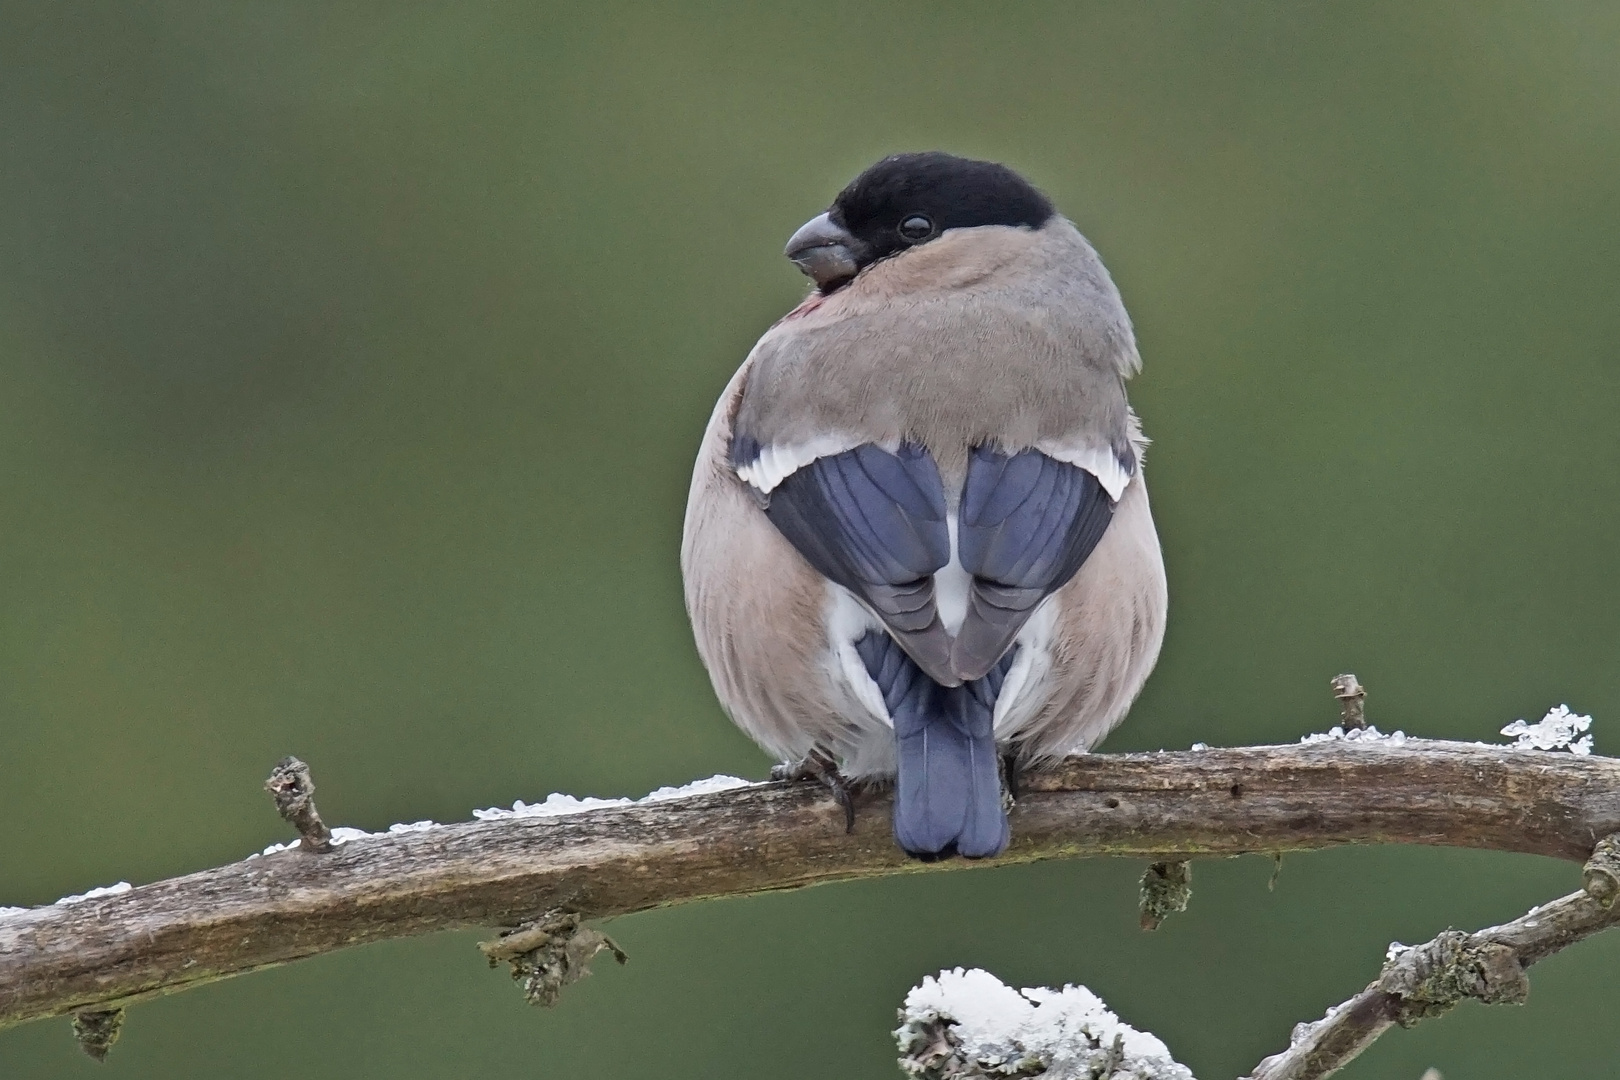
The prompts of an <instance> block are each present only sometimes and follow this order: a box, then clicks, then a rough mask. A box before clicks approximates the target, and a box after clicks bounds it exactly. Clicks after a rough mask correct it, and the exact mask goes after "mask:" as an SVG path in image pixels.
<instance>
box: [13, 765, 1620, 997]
mask: <svg viewBox="0 0 1620 1080" xmlns="http://www.w3.org/2000/svg"><path fill="white" fill-rule="evenodd" d="M1616 831H1620V761H1616V760H1612V759H1606V758H1598V757H1582V756H1576V755H1572V754H1563V753H1543V752H1537V751H1527V750H1517V749H1512V748H1508V747H1492V746H1482V745H1478V744H1463V743H1445V742H1427V741H1419V740H1410V741H1408V742H1407V743H1406V744H1405V745H1403V746H1394V745H1389V744H1387V743H1379V742H1344V741H1336V742H1325V743H1317V744H1313V745H1301V746H1277V747H1255V748H1247V749H1231V750H1200V751H1188V752H1179V753H1157V754H1122V755H1096V754H1093V755H1084V756H1080V757H1075V758H1070V759H1068V760H1066V761H1064V762H1062V763H1061V764H1060V765H1059V766H1058V767H1057V768H1055V769H1052V770H1050V771H1047V772H1042V773H1037V774H1033V775H1031V776H1029V777H1027V782H1026V784H1025V789H1024V793H1023V795H1022V797H1021V799H1020V801H1019V803H1018V806H1017V807H1016V808H1015V810H1014V812H1013V837H1014V839H1013V845H1012V847H1011V848H1010V849H1009V850H1008V851H1007V853H1006V854H1005V855H1002V856H1000V857H998V858H996V859H992V860H985V861H984V862H982V863H977V864H975V863H966V862H963V861H962V860H952V861H949V862H943V863H936V864H933V866H925V865H924V864H921V863H918V862H914V861H910V860H907V859H906V858H905V857H904V856H903V855H902V854H901V853H900V852H899V851H898V850H897V849H896V848H895V846H894V844H893V841H892V840H891V838H890V835H889V825H888V799H887V797H886V796H882V795H868V796H865V797H863V798H862V800H861V812H860V816H859V820H858V822H857V825H856V828H855V832H854V834H853V835H845V833H844V821H843V812H842V811H841V810H840V809H839V808H838V806H837V805H836V804H834V803H833V801H832V800H831V799H830V798H829V797H828V796H827V795H826V794H825V792H824V791H822V790H820V789H816V788H812V787H810V786H808V785H793V784H783V783H767V784H758V785H753V786H750V787H746V788H741V789H737V790H734V791H728V792H723V793H718V794H710V795H699V796H694V797H691V798H685V799H677V800H669V801H665V802H659V803H652V804H641V805H632V806H624V807H614V808H609V809H600V810H592V811H587V812H583V813H577V814H571V815H568V816H563V817H552V818H518V819H513V820H505V821H493V822H469V823H464V824H457V825H445V826H440V827H436V828H431V829H427V830H424V831H420V832H409V833H401V834H397V835H386V836H380V837H374V838H368V839H365V840H357V841H351V842H349V843H346V844H343V845H341V846H339V847H337V848H335V849H334V850H333V851H332V852H330V853H329V854H322V855H315V854H310V853H307V852H304V851H300V850H297V849H293V850H287V851H281V852H278V853H276V854H273V855H267V856H264V857H262V858H253V859H248V860H244V861H242V862H238V863H233V864H231V865H229V866H224V867H220V868H218V869H213V870H205V871H202V872H200V873H196V874H190V875H187V876H185V877H180V878H174V879H170V880H168V881H160V882H156V883H154V884H151V885H144V886H141V887H140V888H136V889H132V890H129V891H126V892H122V893H119V894H117V895H109V896H101V897H97V898H95V899H86V900H81V901H79V902H77V903H73V904H54V905H50V906H46V907H41V908H34V909H30V910H27V911H24V912H21V913H17V914H11V915H0V1026H5V1025H9V1024H15V1023H19V1022H22V1021H26V1020H33V1019H38V1018H42V1017H47V1016H58V1015H62V1014H65V1013H70V1012H77V1011H80V1010H85V1009H92V1010H98V1011H107V1010H111V1009H113V1008H117V1007H119V1006H123V1005H127V1004H129V1003H131V1002H134V1001H139V1000H141V999H143V998H148V997H152V996H156V995H159V994H165V993H172V992H175V991H178V990H184V989H189V988H190V987H193V986H198V985H201V984H203V983H207V982H212V981H214V980H217V979H221V978H226V977H229V976H231V975H238V974H241V973H243V972H247V971H252V970H255V969H257V968H262V967H268V966H272V965H276V964H283V963H287V962H289V961H293V960H299V959H302V958H304V957H309V956H316V955H319V954H321V953H326V952H330V951H333V950H335V949H339V948H344V947H347V946H350V945H360V944H364V943H367V942H372V941H381V940H385V939H388V938H400V937H409V936H413V935H417V934H426V933H431V932H433V931H437V930H445V929H450V928H455V927H463V926H515V925H519V924H521V923H523V922H525V921H527V920H531V919H534V918H535V917H537V916H540V915H542V914H544V913H547V912H567V913H574V914H577V915H579V916H580V917H582V918H602V917H605V916H611V915H621V914H625V913H628V912H633V911H642V910H646V909H648V908H652V907H659V906H663V905H667V904H674V903H682V902H686V901H691V900H699V899H706V898H709V897H719V896H729V895H737V894H743V893H757V892H764V891H770V890H777V889H793V888H799V887H802V886H805V885H814V884H818V883H822V882H830V881H841V880H849V879H854V878H865V877H876V876H881V875H886V874H895V873H907V872H920V871H926V870H930V869H948V868H952V867H966V866H973V865H1001V864H1006V863H1018V862H1028V861H1032V860H1037V859H1048V858H1065V857H1075V856H1084V855H1138V856H1155V857H1175V856H1183V857H1185V856H1198V855H1231V854H1240V853H1244V852H1278V851H1293V850H1306V849H1312V848H1322V847H1329V846H1332V845H1336V844H1351V843H1380V844H1390V843H1402V844H1431V845H1444V846H1454V847H1473V848H1487V849H1494V850H1500V851H1518V852H1529V853H1533V854H1540V855H1550V856H1553V857H1557V858H1563V859H1569V860H1574V861H1582V860H1585V859H1586V857H1587V856H1588V855H1589V854H1590V853H1591V851H1592V849H1593V847H1594V845H1595V844H1596V842H1597V840H1598V839H1599V838H1600V837H1603V836H1606V835H1608V834H1610V833H1614V832H1616ZM1510 925H1511V924H1510Z"/></svg>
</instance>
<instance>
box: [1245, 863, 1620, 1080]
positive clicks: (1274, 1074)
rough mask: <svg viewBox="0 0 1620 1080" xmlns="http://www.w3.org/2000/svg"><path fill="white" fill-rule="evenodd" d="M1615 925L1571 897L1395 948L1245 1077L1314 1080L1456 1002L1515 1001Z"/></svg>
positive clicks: (1584, 898) (1594, 902)
mask: <svg viewBox="0 0 1620 1080" xmlns="http://www.w3.org/2000/svg"><path fill="white" fill-rule="evenodd" d="M1616 923H1620V906H1612V905H1611V906H1606V905H1605V904H1604V903H1603V902H1602V901H1601V900H1599V899H1596V898H1595V897H1593V896H1591V895H1590V894H1588V893H1586V892H1584V891H1583V892H1577V893H1571V894H1570V895H1568V896H1565V897H1562V898H1560V899H1558V900H1554V901H1553V902H1552V903H1550V904H1543V905H1542V906H1540V907H1538V908H1535V909H1533V910H1531V911H1530V912H1529V913H1528V914H1526V915H1521V916H1520V917H1519V918H1517V919H1514V920H1513V921H1512V922H1509V923H1503V924H1502V925H1501V926H1492V927H1489V928H1488V929H1485V930H1480V931H1479V932H1477V933H1473V934H1466V933H1462V932H1461V931H1457V930H1448V931H1446V932H1445V933H1443V934H1441V935H1440V936H1438V937H1436V938H1435V939H1434V940H1433V941H1430V942H1427V943H1425V944H1423V945H1417V946H1414V947H1412V948H1410V949H1403V950H1400V951H1399V952H1398V953H1397V954H1396V955H1394V956H1391V957H1390V959H1389V960H1388V961H1387V962H1386V963H1385V964H1384V970H1383V971H1382V972H1381V973H1380V974H1379V976H1378V978H1377V980H1376V981H1374V982H1373V983H1372V984H1371V985H1370V986H1368V987H1367V989H1365V990H1363V991H1362V992H1361V993H1359V994H1357V995H1356V996H1355V997H1353V998H1351V999H1350V1000H1349V1001H1346V1002H1343V1003H1342V1004H1339V1005H1335V1006H1334V1007H1333V1008H1331V1009H1329V1010H1328V1012H1327V1015H1326V1016H1324V1017H1323V1018H1322V1019H1320V1020H1318V1021H1316V1022H1315V1023H1311V1024H1300V1025H1298V1026H1297V1027H1296V1028H1295V1029H1294V1037H1293V1039H1292V1040H1291V1041H1290V1044H1289V1047H1288V1049H1287V1050H1284V1051H1283V1052H1282V1053H1280V1054H1274V1055H1273V1056H1271V1057H1268V1058H1266V1059H1265V1060H1264V1061H1262V1062H1261V1063H1260V1064H1259V1066H1258V1067H1256V1068H1255V1070H1254V1072H1253V1073H1251V1074H1250V1075H1249V1076H1248V1077H1246V1078H1245V1080H1321V1078H1322V1077H1326V1076H1331V1075H1332V1074H1334V1073H1336V1072H1338V1071H1339V1070H1340V1069H1342V1068H1344V1066H1346V1065H1348V1064H1349V1063H1350V1061H1351V1060H1352V1059H1354V1058H1355V1057H1356V1056H1357V1055H1359V1054H1360V1053H1361V1052H1362V1051H1363V1050H1365V1049H1366V1048H1367V1047H1369V1046H1371V1045H1372V1043H1373V1041H1374V1040H1375V1039H1377V1038H1378V1037H1379V1036H1380V1035H1382V1034H1384V1032H1386V1031H1388V1030H1389V1029H1390V1028H1392V1027H1394V1026H1395V1025H1397V1024H1399V1025H1400V1026H1402V1027H1411V1026H1412V1025H1414V1024H1416V1023H1417V1022H1418V1021H1419V1020H1424V1019H1427V1018H1428V1017H1431V1016H1438V1015H1440V1014H1441V1013H1443V1012H1445V1011H1447V1010H1448V1009H1450V1008H1451V1007H1452V1006H1453V1005H1455V1004H1456V1003H1457V1002H1459V1001H1461V1000H1462V999H1463V998H1475V999H1476V1000H1479V1001H1483V1002H1485V1003H1486V1004H1488V1005H1497V1004H1517V1003H1519V1002H1522V1001H1524V999H1525V996H1526V995H1527V994H1528V993H1529V992H1530V983H1529V980H1528V979H1527V978H1526V977H1525V974H1524V969H1525V968H1527V967H1529V966H1530V965H1531V964H1534V963H1535V962H1536V961H1537V960H1542V959H1545V958H1546V957H1548V956H1551V955H1552V954H1553V953H1555V952H1558V951H1559V950H1560V949H1564V948H1567V947H1569V946H1570V945H1573V944H1575V943H1576V942H1577V941H1580V940H1582V939H1583V938H1587V937H1590V936H1591V935H1593V934H1595V933H1597V932H1598V931H1600V930H1607V929H1609V928H1610V927H1612V926H1614V925H1615V924H1616Z"/></svg>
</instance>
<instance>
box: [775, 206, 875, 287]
mask: <svg viewBox="0 0 1620 1080" xmlns="http://www.w3.org/2000/svg"><path fill="white" fill-rule="evenodd" d="M860 247H861V243H860V241H859V240H856V239H855V237H853V236H851V235H850V233H849V230H847V229H845V228H844V227H843V226H841V225H838V224H837V223H835V222H834V221H833V220H832V218H830V217H828V216H827V215H826V214H818V215H816V216H815V217H813V218H811V219H810V220H809V221H807V222H805V223H804V224H803V225H802V226H800V227H799V231H798V232H796V233H794V234H793V238H792V239H791V240H789V241H788V243H787V248H786V249H784V250H783V252H782V254H784V255H786V256H787V257H788V258H790V259H792V260H793V262H794V264H795V265H796V266H798V268H799V269H800V270H802V271H804V273H805V274H806V275H807V276H808V277H809V278H810V279H811V280H813V281H814V282H815V283H816V285H817V287H818V288H820V289H821V291H822V292H831V291H832V290H833V289H836V288H837V287H838V286H840V285H842V284H843V283H844V282H846V281H848V280H849V279H850V278H852V277H854V276H855V272H856V271H857V270H859V269H860V264H859V262H858V261H857V256H856V253H857V251H858V250H859V249H860Z"/></svg>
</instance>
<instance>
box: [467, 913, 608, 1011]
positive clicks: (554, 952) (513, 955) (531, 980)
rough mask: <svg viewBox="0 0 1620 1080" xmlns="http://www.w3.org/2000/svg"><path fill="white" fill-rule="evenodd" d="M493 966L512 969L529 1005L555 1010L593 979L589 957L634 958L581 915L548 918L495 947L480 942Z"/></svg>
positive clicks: (505, 937)
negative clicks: (568, 989)
mask: <svg viewBox="0 0 1620 1080" xmlns="http://www.w3.org/2000/svg"><path fill="white" fill-rule="evenodd" d="M478 948H479V949H480V950H481V951H482V952H483V954H484V955H485V956H486V957H488V958H489V966H490V967H495V966H497V965H498V964H500V963H501V962H502V961H505V962H506V963H509V964H511V965H512V979H513V981H514V982H518V983H521V984H522V985H523V996H524V998H526V999H527V1000H528V1002H529V1004H530V1005H542V1006H545V1007H546V1008H550V1007H551V1006H553V1005H555V1004H557V997H558V995H560V994H561V993H562V988H563V987H565V986H567V985H568V984H569V983H575V982H578V981H579V980H581V979H583V978H585V976H587V975H589V974H590V973H591V957H593V956H595V955H596V954H597V953H599V952H603V951H604V950H605V951H608V952H611V953H612V954H613V959H615V960H617V961H618V962H619V963H621V964H622V963H624V962H625V961H626V960H629V959H630V958H629V957H628V956H626V955H625V952H624V950H623V949H621V948H619V946H618V945H617V944H615V943H614V941H613V939H612V938H610V937H608V936H607V935H606V934H604V933H601V932H600V931H597V930H592V929H591V928H590V927H588V926H584V925H581V916H580V915H579V914H578V913H577V912H558V911H552V912H547V913H546V914H545V915H542V916H541V917H540V918H538V919H536V920H534V921H533V922H529V923H524V924H523V925H522V926H520V927H518V928H517V929H515V930H510V931H508V932H507V933H505V934H502V935H501V936H500V937H499V938H498V939H497V940H495V941H483V942H479V944H478Z"/></svg>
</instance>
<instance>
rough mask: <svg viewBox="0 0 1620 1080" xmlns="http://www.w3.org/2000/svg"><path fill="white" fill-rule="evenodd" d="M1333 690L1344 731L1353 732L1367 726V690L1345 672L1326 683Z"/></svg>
mask: <svg viewBox="0 0 1620 1080" xmlns="http://www.w3.org/2000/svg"><path fill="white" fill-rule="evenodd" d="M1328 685H1329V686H1331V687H1332V688H1333V696H1334V697H1336V698H1338V699H1339V709H1340V713H1341V716H1342V719H1341V720H1340V724H1341V725H1343V727H1344V730H1346V731H1353V730H1356V729H1359V728H1364V727H1366V726H1367V688H1366V687H1364V686H1362V685H1361V684H1360V683H1359V682H1357V681H1356V677H1355V676H1354V675H1351V674H1349V673H1348V672H1346V673H1345V674H1343V675H1336V676H1334V678H1333V681H1332V682H1330V683H1328Z"/></svg>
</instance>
